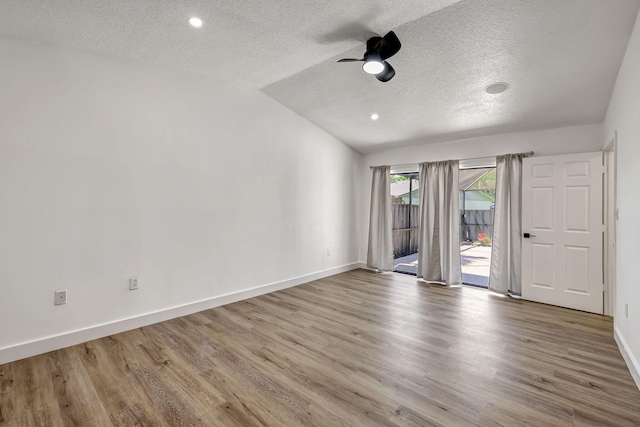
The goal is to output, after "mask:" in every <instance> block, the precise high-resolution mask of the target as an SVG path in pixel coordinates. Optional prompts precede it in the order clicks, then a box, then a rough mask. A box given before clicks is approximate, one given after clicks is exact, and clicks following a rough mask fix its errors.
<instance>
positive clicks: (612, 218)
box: [602, 131, 618, 316]
mask: <svg viewBox="0 0 640 427" xmlns="http://www.w3.org/2000/svg"><path fill="white" fill-rule="evenodd" d="M617 140H618V131H615V132H614V135H613V138H612V139H611V141H610V142H609V144H608V145H607V146H606V147H605V148H604V150H603V153H604V156H603V162H604V165H603V166H604V171H605V173H604V174H603V180H604V181H603V186H602V197H603V204H602V206H603V218H602V219H603V224H604V225H605V229H604V239H603V242H602V243H603V248H602V249H603V251H602V256H603V260H602V266H603V276H604V277H603V278H604V289H605V294H604V314H605V315H606V316H615V313H616V306H615V304H616V222H617V220H618V208H617V185H618V182H617V156H616V149H617Z"/></svg>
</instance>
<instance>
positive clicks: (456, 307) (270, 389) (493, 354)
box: [0, 270, 640, 427]
mask: <svg viewBox="0 0 640 427" xmlns="http://www.w3.org/2000/svg"><path fill="white" fill-rule="evenodd" d="M0 425H2V426H28V427H32V426H134V425H135V426H178V425H180V426H315V425H318V426H387V425H388V426H431V425H437V426H476V425H479V426H520V425H537V426H574V425H575V426H606V425H615V426H630V425H640V391H638V389H637V388H636V385H635V384H634V382H633V379H632V378H631V375H630V374H629V371H628V370H627V368H626V366H625V364H624V361H623V359H622V357H621V356H620V353H619V351H618V348H617V346H616V344H615V342H614V340H613V338H612V324H611V320H610V319H609V318H607V317H603V316H597V315H592V314H587V313H582V312H578V311H572V310H566V309H561V308H557V307H552V306H547V305H543V304H536V303H529V302H525V301H519V300H514V299H509V298H502V297H500V296H496V295H493V294H491V293H489V292H487V291H484V290H480V289H473V288H446V287H442V286H439V285H427V284H424V283H422V284H421V283H418V282H416V280H415V278H412V277H410V276H404V275H400V274H375V273H372V272H369V271H365V270H355V271H351V272H348V273H343V274H340V275H336V276H332V277H329V278H326V279H322V280H318V281H315V282H312V283H309V284H306V285H303V286H299V287H296V288H291V289H288V290H284V291H280V292H275V293H272V294H269V295H264V296H261V297H257V298H253V299H250V300H246V301H242V302H238V303H235V304H231V305H228V306H224V307H219V308H216V309H212V310H208V311H204V312H200V313H197V314H193V315H190V316H186V317H182V318H179V319H174V320H171V321H167V322H163V323H159V324H156V325H152V326H149V327H145V328H141V329H136V330H133V331H129V332H126V333H122V334H118V335H114V336H111V337H107V338H103V339H99V340H95V341H91V342H87V343H85V344H82V345H77V346H74V347H69V348H66V349H63V350H59V351H54V352H51V353H47V354H44V355H40V356H36V357H31V358H28V359H25V360H21V361H17V362H13V363H9V364H5V365H2V366H0Z"/></svg>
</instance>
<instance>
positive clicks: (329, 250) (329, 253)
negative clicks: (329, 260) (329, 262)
mask: <svg viewBox="0 0 640 427" xmlns="http://www.w3.org/2000/svg"><path fill="white" fill-rule="evenodd" d="M327 256H331V248H327Z"/></svg>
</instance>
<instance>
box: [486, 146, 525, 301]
mask: <svg viewBox="0 0 640 427" xmlns="http://www.w3.org/2000/svg"><path fill="white" fill-rule="evenodd" d="M523 157H525V154H506V155H504V156H498V157H496V202H495V203H496V205H495V211H494V221H493V223H494V226H493V239H492V241H493V248H492V254H491V273H490V277H489V289H490V290H492V291H494V292H498V293H501V294H505V295H506V294H509V293H510V294H513V295H520V294H521V293H522V277H521V275H522V246H521V245H522V239H521V236H522V159H523Z"/></svg>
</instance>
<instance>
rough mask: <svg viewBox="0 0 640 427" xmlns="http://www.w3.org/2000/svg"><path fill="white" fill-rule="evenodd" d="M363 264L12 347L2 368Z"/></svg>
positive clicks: (2, 355)
mask: <svg viewBox="0 0 640 427" xmlns="http://www.w3.org/2000/svg"><path fill="white" fill-rule="evenodd" d="M361 264H362V263H359V262H355V263H352V264H345V265H341V266H339V267H334V268H329V269H326V270H322V271H318V272H315V273H311V274H306V275H304V276H299V277H294V278H292V279H287V280H283V281H280V282H274V283H268V284H265V285H261V286H257V287H255V288H251V289H245V290H242V291H238V292H232V293H229V294H225V295H220V296H217V297H213V298H209V299H206V300H201V301H196V302H192V303H188V304H183V305H179V306H175V307H170V308H167V309H163V310H158V311H154V312H151V313H145V314H141V315H139V316H133V317H129V318H126V319H120V320H115V321H113V322H108V323H103V324H100V325H94V326H89V327H87V328H83V329H78V330H75V331H69V332H65V333H62V334H59V335H53V336H50V337H46V338H41V339H37V340H33V341H28V342H23V343H20V344H16V345H12V346H9V347H4V348H0V365H2V364H4V363H9V362H13V361H16V360H20V359H24V358H25V357H31V356H35V355H38V354H42V353H47V352H49V351H53V350H59V349H61V348H65V347H69V346H72V345H76V344H80V343H83V342H87V341H91V340H95V339H98V338H103V337H106V336H109V335H114V334H119V333H121V332H125V331H130V330H131V329H136V328H140V327H142V326H148V325H152V324H154V323H158V322H164V321H165V320H170V319H175V318H176V317H181V316H186V315H188V314H193V313H197V312H199V311H203V310H208V309H210V308H214V307H219V306H221V305H225V304H231V303H233V302H237V301H241V300H244V299H248V298H253V297H256V296H259V295H264V294H268V293H271V292H275V291H279V290H282V289H287V288H291V287H294V286H298V285H302V284H304V283H308V282H312V281H314V280H318V279H322V278H324V277H329V276H333V275H334V274H339V273H343V272H345V271H350V270H355V269H358V268H361Z"/></svg>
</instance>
